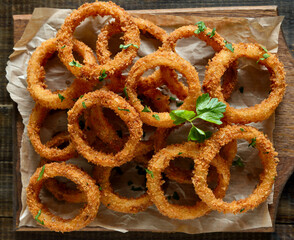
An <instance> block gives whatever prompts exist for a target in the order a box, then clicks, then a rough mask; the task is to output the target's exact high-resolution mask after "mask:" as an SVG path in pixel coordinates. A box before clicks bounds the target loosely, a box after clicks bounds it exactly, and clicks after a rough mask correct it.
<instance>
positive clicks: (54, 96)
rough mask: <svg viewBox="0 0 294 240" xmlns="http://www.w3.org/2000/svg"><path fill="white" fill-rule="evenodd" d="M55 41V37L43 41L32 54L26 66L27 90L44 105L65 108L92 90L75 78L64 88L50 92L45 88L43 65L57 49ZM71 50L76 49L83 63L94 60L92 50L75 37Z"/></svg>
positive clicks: (87, 83) (89, 86)
mask: <svg viewBox="0 0 294 240" xmlns="http://www.w3.org/2000/svg"><path fill="white" fill-rule="evenodd" d="M56 42H57V41H56V39H55V38H53V39H49V40H47V41H45V42H43V43H42V45H41V46H39V47H38V48H37V49H36V50H35V51H34V53H33V54H32V56H31V58H30V61H29V64H28V68H27V83H28V90H29V92H30V94H31V96H32V97H33V99H34V100H35V101H36V102H38V103H39V104H41V105H42V106H44V107H47V108H52V109H67V108H71V107H72V106H73V105H74V103H75V101H74V99H75V98H78V97H79V96H81V95H82V94H84V93H85V92H88V91H90V90H92V85H91V84H89V82H86V81H82V80H81V79H75V80H74V82H73V83H72V84H71V85H70V86H69V87H68V88H66V89H65V90H58V91H56V92H51V91H50V90H49V89H47V85H46V84H45V82H44V79H45V70H44V65H45V63H46V62H47V59H48V58H49V57H50V56H51V55H52V54H53V53H54V52H56V51H57V46H56ZM73 51H76V52H77V53H78V54H79V55H81V56H82V57H83V59H84V63H85V64H94V63H95V62H96V58H95V56H94V53H93V52H92V50H91V49H90V48H89V47H88V46H87V45H86V44H84V43H82V42H80V41H78V40H76V39H73ZM60 95H61V96H60ZM61 98H62V99H61Z"/></svg>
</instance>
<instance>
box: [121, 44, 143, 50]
mask: <svg viewBox="0 0 294 240" xmlns="http://www.w3.org/2000/svg"><path fill="white" fill-rule="evenodd" d="M130 46H134V47H135V48H139V47H138V45H136V44H133V43H129V44H127V45H123V44H121V45H119V48H122V49H127V48H128V47H130Z"/></svg>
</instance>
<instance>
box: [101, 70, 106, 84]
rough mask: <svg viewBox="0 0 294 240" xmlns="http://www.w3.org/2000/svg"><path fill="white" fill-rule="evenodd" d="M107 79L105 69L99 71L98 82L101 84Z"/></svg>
mask: <svg viewBox="0 0 294 240" xmlns="http://www.w3.org/2000/svg"><path fill="white" fill-rule="evenodd" d="M106 77H107V73H106V71H105V69H103V70H101V72H100V76H99V82H102V81H103V80H104V79H105V78H106Z"/></svg>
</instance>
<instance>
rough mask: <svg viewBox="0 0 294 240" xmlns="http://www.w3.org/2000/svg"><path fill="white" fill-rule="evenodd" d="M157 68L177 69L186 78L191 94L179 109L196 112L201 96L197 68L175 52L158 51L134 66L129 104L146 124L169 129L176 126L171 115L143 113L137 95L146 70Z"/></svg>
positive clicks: (130, 78)
mask: <svg viewBox="0 0 294 240" xmlns="http://www.w3.org/2000/svg"><path fill="white" fill-rule="evenodd" d="M157 66H167V67H169V68H171V69H175V70H177V71H179V72H180V73H182V74H183V75H184V77H186V79H187V82H188V86H189V93H188V96H187V98H185V100H184V103H183V105H182V106H181V107H180V108H179V109H185V110H194V108H195V103H196V100H197V98H198V97H199V96H200V95H201V89H200V83H199V78H198V74H197V72H196V70H195V68H194V67H193V66H192V65H191V64H190V63H189V62H187V61H186V60H184V59H183V58H181V57H179V56H178V55H177V54H175V53H173V52H162V51H157V52H155V53H152V54H149V55H147V56H146V57H143V58H141V59H139V60H138V61H137V62H136V63H135V64H134V66H133V67H132V69H131V71H130V72H129V76H128V78H127V80H126V91H127V94H128V97H129V102H130V103H131V104H132V105H133V106H134V108H135V109H136V110H137V111H138V112H139V113H140V117H141V119H142V121H143V122H144V123H146V124H148V125H151V126H154V127H164V128H169V127H172V126H174V124H173V120H172V119H171V117H170V115H169V113H168V112H161V113H160V112H153V111H152V110H151V112H142V110H143V109H144V106H143V105H142V104H141V102H140V100H139V99H138V94H137V87H138V79H139V78H140V77H141V76H142V74H143V73H144V72H145V71H146V70H148V69H152V68H155V67H157Z"/></svg>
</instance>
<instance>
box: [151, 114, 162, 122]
mask: <svg viewBox="0 0 294 240" xmlns="http://www.w3.org/2000/svg"><path fill="white" fill-rule="evenodd" d="M152 117H154V118H155V119H156V120H157V121H159V120H160V117H159V116H158V114H153V115H152Z"/></svg>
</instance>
